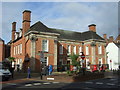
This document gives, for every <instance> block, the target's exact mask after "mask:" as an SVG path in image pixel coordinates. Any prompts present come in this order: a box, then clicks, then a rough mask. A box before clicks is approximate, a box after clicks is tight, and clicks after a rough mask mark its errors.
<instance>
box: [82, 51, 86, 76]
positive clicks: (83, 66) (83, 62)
mask: <svg viewBox="0 0 120 90" xmlns="http://www.w3.org/2000/svg"><path fill="white" fill-rule="evenodd" d="M81 58H82V70H83V75H85V60H84V59H85V55H84V53H83V52H81Z"/></svg>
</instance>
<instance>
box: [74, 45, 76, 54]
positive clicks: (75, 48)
mask: <svg viewBox="0 0 120 90" xmlns="http://www.w3.org/2000/svg"><path fill="white" fill-rule="evenodd" d="M73 53H74V54H76V46H73Z"/></svg>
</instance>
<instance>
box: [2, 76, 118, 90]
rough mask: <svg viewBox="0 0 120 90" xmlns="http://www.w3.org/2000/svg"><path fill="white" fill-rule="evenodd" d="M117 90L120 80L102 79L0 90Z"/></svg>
mask: <svg viewBox="0 0 120 90" xmlns="http://www.w3.org/2000/svg"><path fill="white" fill-rule="evenodd" d="M10 89H11V90H14V89H15V90H19V89H20V90H23V89H25V90H26V89H28V90H34V89H37V90H38V89H39V90H45V89H50V90H98V89H101V90H103V89H104V90H107V89H109V90H113V89H114V90H119V89H120V78H104V79H96V80H90V81H86V82H74V83H62V82H54V81H51V82H50V81H48V82H44V81H39V80H37V81H27V82H22V83H17V84H16V83H7V85H3V89H2V90H10Z"/></svg>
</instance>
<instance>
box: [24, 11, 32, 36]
mask: <svg viewBox="0 0 120 90" xmlns="http://www.w3.org/2000/svg"><path fill="white" fill-rule="evenodd" d="M30 20H31V11H29V10H25V11H24V12H23V22H22V23H23V26H22V28H23V30H22V35H24V34H25V32H27V30H28V29H29V28H30V22H31V21H30Z"/></svg>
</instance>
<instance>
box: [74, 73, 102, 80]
mask: <svg viewBox="0 0 120 90" xmlns="http://www.w3.org/2000/svg"><path fill="white" fill-rule="evenodd" d="M99 78H104V73H90V74H85V75H82V74H81V75H77V76H73V81H74V82H79V81H87V80H94V79H99Z"/></svg>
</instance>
